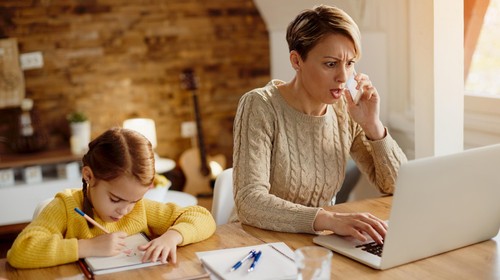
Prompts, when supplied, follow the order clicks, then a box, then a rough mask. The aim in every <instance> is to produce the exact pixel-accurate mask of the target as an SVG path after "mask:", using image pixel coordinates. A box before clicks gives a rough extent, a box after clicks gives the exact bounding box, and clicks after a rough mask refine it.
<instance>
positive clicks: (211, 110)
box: [0, 0, 270, 162]
mask: <svg viewBox="0 0 500 280" xmlns="http://www.w3.org/2000/svg"><path fill="white" fill-rule="evenodd" d="M0 13H1V19H0V38H9V37H14V38H17V40H18V47H19V52H20V53H26V52H32V51H41V52H42V53H43V57H44V63H45V65H44V67H43V68H41V69H34V70H26V71H24V74H25V83H26V96H27V97H29V98H32V99H34V101H35V107H36V108H37V110H38V112H39V116H40V122H41V123H42V124H43V125H44V127H45V129H46V131H47V132H48V133H49V134H50V145H49V146H50V147H54V146H58V145H68V125H67V123H66V120H65V116H66V114H68V113H69V112H71V111H74V110H79V111H83V112H85V113H86V114H87V115H88V116H89V119H90V121H91V123H92V136H93V137H95V136H97V135H98V134H100V133H101V132H102V131H103V130H105V129H107V128H109V127H111V126H115V125H121V124H122V122H123V120H125V119H127V118H130V117H146V118H152V119H154V120H155V121H156V126H157V134H158V148H157V152H158V153H159V154H160V155H161V156H165V157H169V158H173V159H177V158H178V157H179V155H180V154H181V153H182V151H184V150H186V149H188V148H190V147H191V141H190V139H184V138H181V136H180V126H181V123H182V122H184V121H190V120H194V113H193V106H192V99H191V94H190V92H189V91H188V90H186V89H184V88H183V87H182V83H181V80H180V73H181V72H182V70H183V69H185V68H187V67H191V68H193V69H194V70H195V73H196V74H197V77H198V86H199V90H198V100H199V105H200V109H201V118H202V122H203V128H204V130H203V132H204V138H205V146H206V147H207V152H208V154H215V153H223V154H225V155H226V157H227V159H228V161H229V162H230V160H231V154H232V123H233V118H234V114H235V110H236V106H237V102H238V100H239V98H240V97H241V95H242V94H243V93H245V92H246V91H248V90H249V89H252V88H254V87H257V86H262V85H264V84H265V83H266V82H267V81H268V80H269V72H270V71H269V67H270V65H269V42H268V34H267V30H266V27H265V24H264V22H263V21H262V19H261V17H260V15H259V13H258V11H257V9H256V7H255V6H254V4H253V2H252V0H217V1H206V0H184V1H177V0H142V1H139V0H100V1H97V0H86V1H78V0H40V1H31V0H30V1H27V0H18V1H10V0H0ZM12 112H17V111H16V110H2V113H0V117H1V118H2V120H4V122H5V120H7V119H10V118H11V117H12V115H11V114H12ZM0 123H1V122H0ZM0 131H1V130H0ZM2 133H4V134H5V133H6V132H5V131H3V132H2ZM2 149H3V150H4V151H5V147H3V148H2Z"/></svg>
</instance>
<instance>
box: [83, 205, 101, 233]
mask: <svg viewBox="0 0 500 280" xmlns="http://www.w3.org/2000/svg"><path fill="white" fill-rule="evenodd" d="M75 211H76V213H78V214H80V215H81V216H82V217H84V218H85V219H86V220H87V221H89V222H90V223H91V224H93V225H94V226H96V227H98V228H100V229H101V230H102V231H104V232H105V233H109V231H108V230H107V229H105V228H104V227H103V226H101V225H100V224H99V223H98V222H96V221H95V220H94V219H92V218H91V217H90V216H89V215H87V214H85V213H83V211H82V210H80V209H79V208H78V207H77V208H75Z"/></svg>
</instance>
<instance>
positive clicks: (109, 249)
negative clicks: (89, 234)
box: [78, 231, 127, 258]
mask: <svg viewBox="0 0 500 280" xmlns="http://www.w3.org/2000/svg"><path fill="white" fill-rule="evenodd" d="M125 237H127V233H125V232H123V231H118V232H113V233H108V234H102V235H99V236H96V237H94V238H91V239H79V240H78V257H79V258H86V257H109V256H115V255H118V254H119V253H121V252H122V251H123V250H124V249H125V241H124V239H125Z"/></svg>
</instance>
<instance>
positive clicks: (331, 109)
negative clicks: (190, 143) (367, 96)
mask: <svg viewBox="0 0 500 280" xmlns="http://www.w3.org/2000/svg"><path fill="white" fill-rule="evenodd" d="M281 83H283V82H282V81H279V80H272V81H271V82H269V83H268V84H267V85H266V86H265V87H263V88H258V89H254V90H252V91H250V92H248V93H246V94H245V95H244V96H243V97H242V98H241V100H240V103H239V105H238V110H237V113H236V117H235V121H234V128H233V129H234V131H233V132H234V154H233V167H234V171H233V172H234V175H233V180H234V198H235V204H236V210H237V214H238V218H239V220H240V221H241V222H243V223H245V224H249V225H252V226H256V227H259V228H264V229H269V230H275V231H283V232H305V233H314V229H313V223H314V219H315V217H316V214H317V213H318V211H319V210H320V208H321V207H322V206H325V205H329V203H330V201H331V200H332V198H333V197H334V196H335V194H336V193H337V192H338V191H339V188H340V187H341V185H342V182H343V181H344V174H345V168H346V164H347V160H348V159H349V156H351V157H352V158H353V159H354V161H355V162H356V164H357V165H358V167H359V168H360V170H361V171H362V172H363V174H365V175H366V176H367V177H368V178H369V180H370V181H371V182H372V183H373V184H374V185H376V186H377V187H378V189H379V190H380V191H381V192H383V193H389V194H390V193H393V191H394V185H395V181H396V175H397V172H398V169H399V166H400V164H401V163H403V162H406V161H407V159H406V156H405V155H404V153H403V152H402V151H401V149H400V148H399V146H398V145H397V143H396V142H395V141H394V140H393V139H392V137H391V136H390V135H389V133H387V136H386V137H385V138H384V139H381V140H378V141H370V140H368V139H367V138H366V136H365V135H364V132H363V130H362V129H361V127H360V126H359V125H358V124H357V123H355V122H354V121H353V120H352V119H351V118H350V116H349V114H348V112H347V108H346V101H345V99H344V98H342V99H341V100H339V102H337V103H336V104H334V105H331V106H328V109H327V112H326V114H325V115H323V116H319V117H316V116H309V115H305V114H303V113H301V112H298V111H296V110H295V109H293V108H292V107H290V106H289V105H288V104H287V103H286V101H285V100H284V99H283V97H282V96H281V95H280V93H279V90H278V89H277V85H279V84H281ZM233 214H234V213H233ZM233 218H236V216H235V215H233Z"/></svg>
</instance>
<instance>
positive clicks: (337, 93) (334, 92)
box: [330, 88, 343, 99]
mask: <svg viewBox="0 0 500 280" xmlns="http://www.w3.org/2000/svg"><path fill="white" fill-rule="evenodd" d="M342 93H343V91H342V89H340V88H336V89H331V90H330V94H331V95H332V97H333V98H335V99H339V98H340V97H341V96H342Z"/></svg>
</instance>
